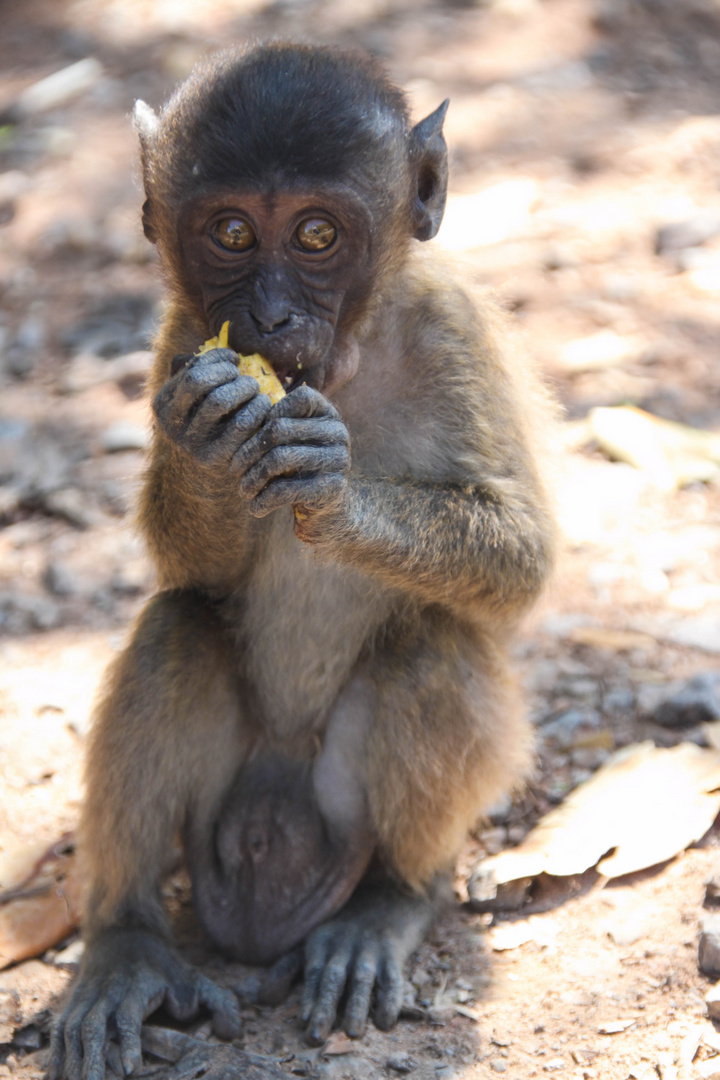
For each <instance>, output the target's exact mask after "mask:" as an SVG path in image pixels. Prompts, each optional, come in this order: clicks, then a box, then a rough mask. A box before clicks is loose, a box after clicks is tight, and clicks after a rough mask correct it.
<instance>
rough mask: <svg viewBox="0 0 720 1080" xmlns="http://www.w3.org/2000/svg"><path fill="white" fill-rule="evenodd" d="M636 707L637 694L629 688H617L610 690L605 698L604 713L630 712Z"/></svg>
mask: <svg viewBox="0 0 720 1080" xmlns="http://www.w3.org/2000/svg"><path fill="white" fill-rule="evenodd" d="M634 705H635V694H634V692H633V691H632V690H631V689H630V687H629V686H616V687H614V688H613V689H612V690H608V692H607V694H605V697H604V698H603V711H604V712H610V713H622V712H629V711H630V710H631V709H632V708H633V706H634Z"/></svg>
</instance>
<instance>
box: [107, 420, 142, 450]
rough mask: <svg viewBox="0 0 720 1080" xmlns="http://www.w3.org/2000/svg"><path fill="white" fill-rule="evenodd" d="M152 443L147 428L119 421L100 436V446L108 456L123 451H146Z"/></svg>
mask: <svg viewBox="0 0 720 1080" xmlns="http://www.w3.org/2000/svg"><path fill="white" fill-rule="evenodd" d="M149 441H150V435H149V432H148V430H147V428H146V427H143V426H142V425H141V424H132V423H129V422H128V421H126V420H118V421H117V423H115V424H111V425H110V427H108V428H105V431H103V433H102V435H101V436H100V445H101V447H102V449H103V450H104V451H105V453H106V454H116V453H119V452H121V451H122V450H144V449H145V448H146V447H147V445H148V443H149Z"/></svg>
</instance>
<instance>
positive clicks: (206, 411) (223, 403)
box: [153, 349, 272, 466]
mask: <svg viewBox="0 0 720 1080" xmlns="http://www.w3.org/2000/svg"><path fill="white" fill-rule="evenodd" d="M176 360H177V361H178V362H179V365H176V363H175V361H173V370H174V369H175V368H176V367H179V370H174V374H172V375H171V377H170V378H169V379H168V381H167V382H166V383H165V385H164V386H162V387H161V388H160V390H159V391H158V393H157V394H156V396H155V400H154V401H153V410H154V412H155V416H156V418H157V422H158V425H159V427H160V430H161V431H162V432H163V433H164V434H165V435H166V436H167V438H168V439H170V440H171V441H172V442H173V443H175V445H176V446H178V447H180V449H182V450H184V451H186V452H187V453H188V454H191V455H192V456H193V457H194V458H195V460H196V461H199V462H201V463H202V464H205V465H217V464H221V465H222V464H224V465H225V466H227V463H228V462H230V461H231V460H232V458H233V455H234V454H235V453H236V451H237V450H238V448H239V447H241V446H242V445H243V444H244V443H245V442H246V441H247V439H249V438H250V437H251V436H252V435H254V434H255V432H256V431H258V429H259V428H260V427H261V426H262V424H263V422H264V421H265V418H266V417H267V415H268V413H269V412H270V410H271V408H272V403H271V401H270V398H269V397H267V395H266V394H259V393H258V383H257V380H256V379H253V378H251V377H250V376H249V375H241V374H240V373H239V371H238V368H237V353H234V352H233V351H232V349H212V350H211V351H210V352H206V353H204V354H203V355H202V356H195V357H183V356H180V357H176ZM183 361H187V362H186V363H183Z"/></svg>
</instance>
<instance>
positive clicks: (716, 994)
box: [705, 982, 720, 1020]
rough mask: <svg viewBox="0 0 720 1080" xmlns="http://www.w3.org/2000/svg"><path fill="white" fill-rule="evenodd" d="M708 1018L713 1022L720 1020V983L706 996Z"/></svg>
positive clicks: (712, 987)
mask: <svg viewBox="0 0 720 1080" xmlns="http://www.w3.org/2000/svg"><path fill="white" fill-rule="evenodd" d="M705 1004H706V1005H707V1011H708V1016H709V1017H710V1019H711V1020H720V982H718V983H715V985H714V986H711V987H710V989H709V990H708V992H707V994H706V995H705Z"/></svg>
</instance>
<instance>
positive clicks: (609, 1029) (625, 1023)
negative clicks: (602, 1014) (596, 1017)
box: [598, 1020, 637, 1035]
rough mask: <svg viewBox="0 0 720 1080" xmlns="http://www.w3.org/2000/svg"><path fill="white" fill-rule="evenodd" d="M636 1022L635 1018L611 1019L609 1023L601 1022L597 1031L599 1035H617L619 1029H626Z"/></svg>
mask: <svg viewBox="0 0 720 1080" xmlns="http://www.w3.org/2000/svg"><path fill="white" fill-rule="evenodd" d="M636 1023H637V1021H636V1020H613V1021H612V1022H611V1023H609V1024H601V1025H600V1027H599V1028H598V1033H599V1034H600V1035H619V1034H620V1032H621V1031H627V1030H628V1028H631V1027H634V1026H635V1024H636Z"/></svg>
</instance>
